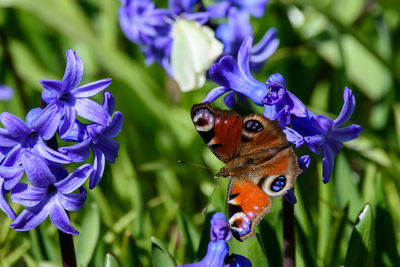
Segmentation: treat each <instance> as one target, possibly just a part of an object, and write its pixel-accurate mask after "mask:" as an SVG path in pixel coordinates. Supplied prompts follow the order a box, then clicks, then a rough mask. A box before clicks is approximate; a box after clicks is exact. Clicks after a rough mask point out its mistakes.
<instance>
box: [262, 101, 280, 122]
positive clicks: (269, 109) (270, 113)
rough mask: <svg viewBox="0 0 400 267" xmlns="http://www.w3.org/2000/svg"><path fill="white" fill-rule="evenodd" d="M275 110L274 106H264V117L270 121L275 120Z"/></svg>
mask: <svg viewBox="0 0 400 267" xmlns="http://www.w3.org/2000/svg"><path fill="white" fill-rule="evenodd" d="M276 113H277V112H276V108H275V106H270V105H267V104H264V114H263V115H264V117H266V118H267V119H270V120H275V118H276Z"/></svg>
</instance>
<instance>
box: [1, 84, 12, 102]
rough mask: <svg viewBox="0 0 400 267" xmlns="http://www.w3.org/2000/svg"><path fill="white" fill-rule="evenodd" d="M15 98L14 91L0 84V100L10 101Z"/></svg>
mask: <svg viewBox="0 0 400 267" xmlns="http://www.w3.org/2000/svg"><path fill="white" fill-rule="evenodd" d="M13 96H14V90H13V89H12V88H11V87H9V86H7V85H2V84H0V100H1V101H7V100H10V99H11V98H12V97H13Z"/></svg>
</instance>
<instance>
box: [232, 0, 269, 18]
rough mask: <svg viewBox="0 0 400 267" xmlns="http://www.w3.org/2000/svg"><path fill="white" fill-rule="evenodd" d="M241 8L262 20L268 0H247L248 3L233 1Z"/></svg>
mask: <svg viewBox="0 0 400 267" xmlns="http://www.w3.org/2000/svg"><path fill="white" fill-rule="evenodd" d="M233 2H234V3H236V4H237V5H239V6H240V8H241V9H243V10H245V11H247V12H249V13H250V14H251V15H252V16H253V17H256V18H260V17H262V16H263V15H264V12H265V5H266V4H267V2H268V0H250V1H249V0H246V1H235V0H234V1H233Z"/></svg>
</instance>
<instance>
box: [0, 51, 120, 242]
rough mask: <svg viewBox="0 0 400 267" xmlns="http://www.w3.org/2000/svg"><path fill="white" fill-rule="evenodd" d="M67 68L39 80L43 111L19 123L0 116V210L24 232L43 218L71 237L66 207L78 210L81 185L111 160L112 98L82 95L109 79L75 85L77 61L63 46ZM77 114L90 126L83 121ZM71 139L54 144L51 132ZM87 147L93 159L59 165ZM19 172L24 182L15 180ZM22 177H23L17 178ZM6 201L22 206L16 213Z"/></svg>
mask: <svg viewBox="0 0 400 267" xmlns="http://www.w3.org/2000/svg"><path fill="white" fill-rule="evenodd" d="M66 55H67V66H66V69H65V73H64V76H63V78H62V80H61V81H57V80H41V81H40V83H41V84H42V85H43V87H44V90H43V92H42V100H43V103H47V106H46V107H45V108H44V109H41V108H35V109H32V110H31V111H29V112H28V114H27V116H26V118H25V121H22V120H21V119H19V118H18V117H16V116H14V115H13V114H10V113H8V112H3V113H1V114H0V121H1V123H2V124H3V125H4V127H5V128H0V187H1V190H0V192H1V194H0V208H1V209H2V210H3V211H4V212H5V213H6V214H7V215H8V216H9V217H10V218H11V219H13V220H14V221H13V222H12V223H11V227H12V228H14V229H15V230H19V231H26V230H30V229H33V228H35V227H36V226H38V225H39V224H41V223H42V222H43V221H44V220H45V219H46V218H47V217H50V220H51V222H52V223H53V224H54V225H55V226H56V227H57V228H58V229H59V230H61V231H63V232H65V233H68V234H73V235H76V234H78V231H77V230H76V229H75V228H74V227H73V226H72V225H71V223H70V221H69V219H68V215H67V212H66V211H74V210H79V209H81V208H82V207H83V204H84V202H85V200H86V190H85V188H84V187H83V184H84V183H85V181H86V180H87V179H88V177H89V176H90V183H89V188H90V189H92V188H93V187H95V186H96V185H97V184H98V182H99V180H100V179H101V176H102V174H103V171H104V166H105V160H107V161H109V162H114V161H115V158H116V157H117V153H118V149H119V144H118V143H117V142H116V141H115V140H114V139H113V137H115V136H116V135H117V134H118V133H119V131H120V130H121V127H122V114H121V113H120V112H118V111H117V112H115V113H114V115H113V111H114V106H115V105H114V98H113V96H112V94H111V93H110V92H104V103H103V105H100V104H98V103H96V102H95V101H93V100H91V99H89V98H88V97H90V96H93V95H95V94H97V93H99V92H101V91H103V90H104V89H106V88H107V87H108V86H109V85H110V83H111V79H103V80H99V81H96V82H93V83H89V84H86V85H82V86H79V84H80V82H81V80H82V76H83V70H84V68H83V62H82V60H81V59H80V57H79V56H78V55H77V54H76V53H75V51H73V50H67V52H66ZM78 116H79V117H81V118H84V119H86V120H88V121H91V122H92V123H91V124H84V123H82V122H80V121H79V120H78V119H77V118H78ZM57 133H58V135H59V137H60V138H61V139H62V140H65V141H72V142H76V144H74V145H72V146H69V147H60V148H58V147H57V144H56V134H57ZM90 150H92V151H93V153H94V158H95V161H94V163H93V165H92V164H89V163H86V164H83V165H81V166H80V167H78V168H77V169H76V170H74V171H72V172H71V173H69V174H68V171H67V170H66V169H65V168H64V166H63V164H69V163H71V162H79V163H80V162H84V161H85V160H86V159H87V158H88V156H89V154H90ZM24 173H25V175H26V178H27V181H29V183H30V184H28V183H25V182H21V178H22V176H23V174H24ZM22 181H23V180H22ZM7 194H10V198H9V199H10V200H11V201H12V202H15V203H18V204H21V205H23V206H25V207H26V208H25V209H24V210H23V211H22V212H21V213H20V214H19V215H18V216H17V215H16V214H15V212H14V211H13V209H12V208H11V206H10V204H9V202H8V200H7Z"/></svg>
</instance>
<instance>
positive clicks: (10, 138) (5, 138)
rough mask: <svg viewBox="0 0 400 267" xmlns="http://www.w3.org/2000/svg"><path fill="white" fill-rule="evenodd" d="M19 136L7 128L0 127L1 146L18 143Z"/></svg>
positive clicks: (10, 145) (11, 145)
mask: <svg viewBox="0 0 400 267" xmlns="http://www.w3.org/2000/svg"><path fill="white" fill-rule="evenodd" d="M18 140H19V138H18V136H14V135H12V134H10V133H9V132H8V131H7V130H6V129H4V128H0V146H1V147H13V146H15V145H17V144H18V143H19V142H18Z"/></svg>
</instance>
